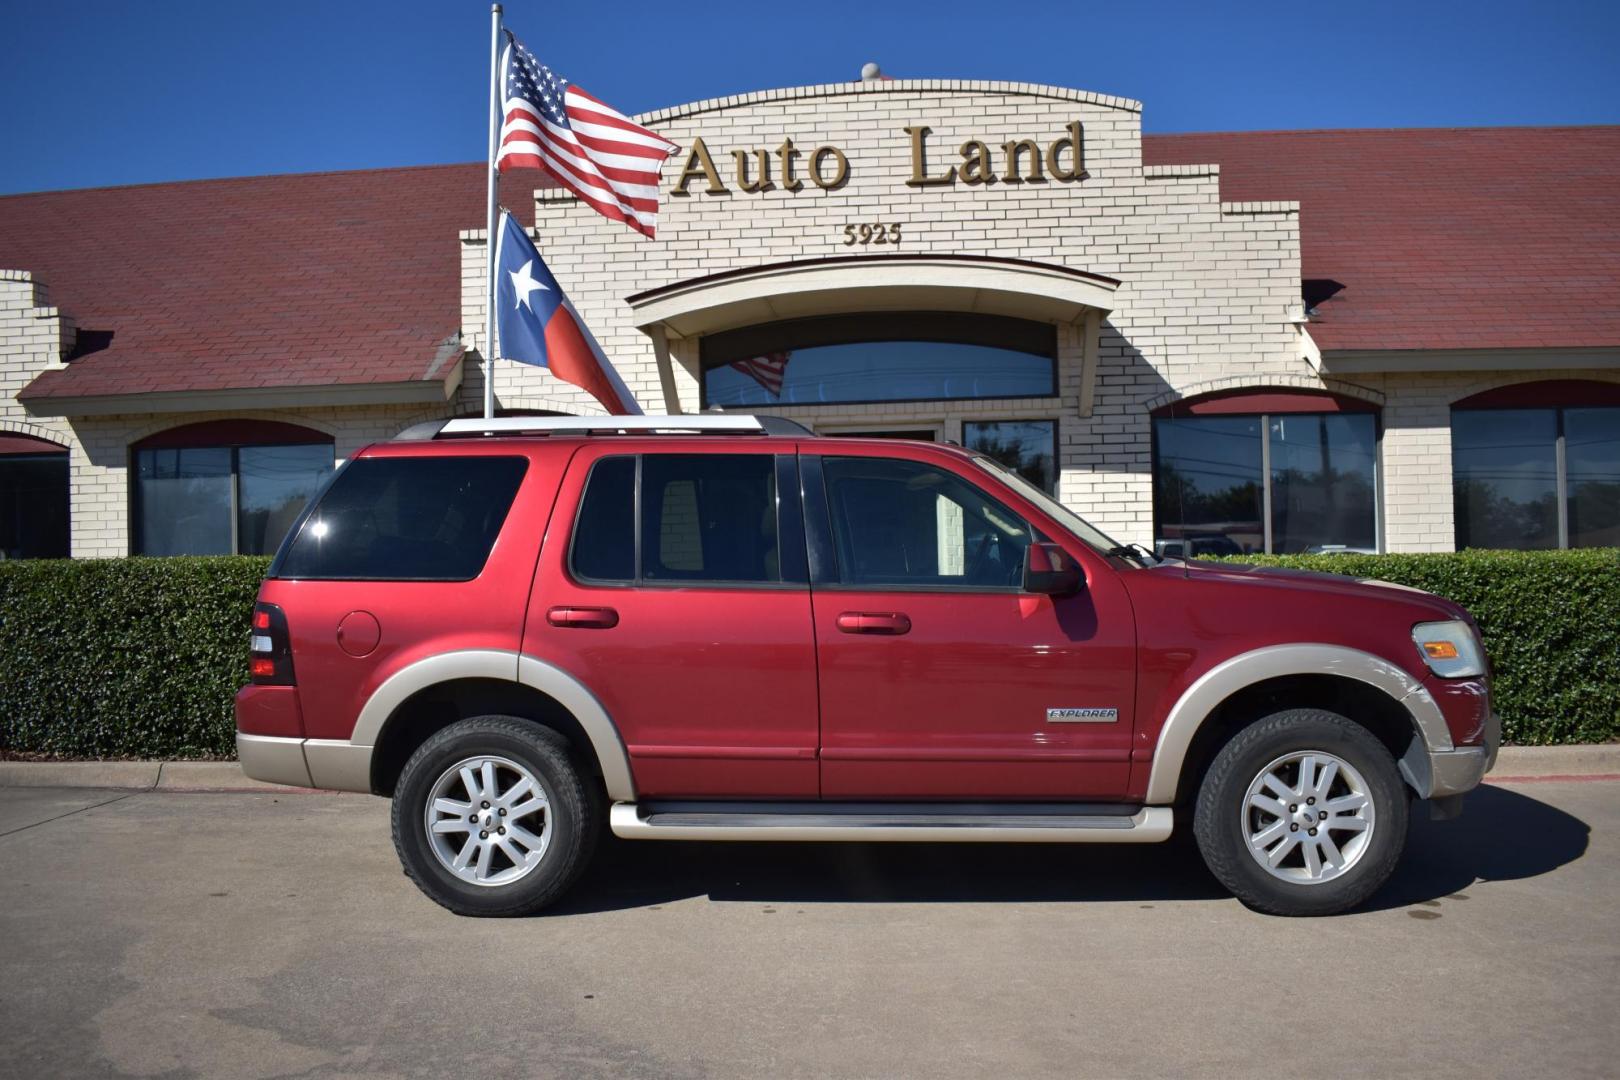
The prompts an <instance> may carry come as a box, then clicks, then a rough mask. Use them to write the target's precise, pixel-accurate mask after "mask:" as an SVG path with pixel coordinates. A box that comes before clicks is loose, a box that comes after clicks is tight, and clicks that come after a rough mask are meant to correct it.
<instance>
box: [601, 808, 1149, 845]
mask: <svg viewBox="0 0 1620 1080" xmlns="http://www.w3.org/2000/svg"><path fill="white" fill-rule="evenodd" d="M1173 820H1174V813H1173V811H1172V810H1171V809H1170V808H1169V807H1168V806H1144V807H1133V806H1074V805H1067V806H1065V805H1040V806H1035V805H1027V804H1026V805H1018V804H1009V805H1001V806H995V805H986V804H972V805H943V804H916V805H908V804H904V803H899V804H886V805H884V804H871V803H865V804H849V803H774V804H773V803H757V802H756V803H723V802H705V803H693V802H682V803H649V804H646V805H638V804H636V803H628V802H620V803H614V804H613V808H612V810H611V811H610V812H609V823H610V824H611V825H612V827H613V835H615V836H619V837H623V838H624V839H626V840H854V841H864V842H871V841H887V840H895V841H908V842H928V841H945V842H950V843H968V842H973V841H983V842H987V843H1037V844H1154V843H1158V842H1159V841H1162V840H1168V839H1169V838H1170V829H1171V825H1172V823H1173Z"/></svg>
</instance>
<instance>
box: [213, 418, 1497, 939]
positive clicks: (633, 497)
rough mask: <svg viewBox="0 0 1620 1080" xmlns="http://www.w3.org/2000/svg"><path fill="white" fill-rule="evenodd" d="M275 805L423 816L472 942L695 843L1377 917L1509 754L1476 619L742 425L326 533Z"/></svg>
mask: <svg viewBox="0 0 1620 1080" xmlns="http://www.w3.org/2000/svg"><path fill="white" fill-rule="evenodd" d="M253 619H254V623H253V625H254V629H253V639H252V678H253V682H252V685H249V686H246V687H244V688H243V689H242V691H241V693H240V694H239V695H238V697H237V703H236V716H237V728H238V735H237V747H238V750H239V752H240V754H241V760H242V767H243V769H244V770H245V771H246V772H247V774H248V775H249V776H252V777H255V778H257V779H260V780H269V781H274V782H278V783H283V784H294V785H301V786H312V787H319V788H335V789H340V790H347V791H364V792H374V793H376V794H379V795H384V796H389V797H391V798H392V799H393V834H394V844H395V847H396V848H397V849H398V851H399V856H400V859H401V861H402V862H403V863H404V866H405V870H406V873H408V874H409V875H410V876H411V878H412V879H413V880H414V881H415V882H416V883H417V884H418V885H419V886H421V888H422V890H423V891H424V892H426V893H427V894H428V895H429V896H430V897H432V898H433V899H434V900H436V901H437V902H439V903H440V904H443V905H444V906H446V907H448V908H450V909H452V910H454V911H457V912H461V913H463V914H468V915H516V914H522V913H526V912H531V911H535V910H537V909H539V908H541V907H544V906H545V905H546V904H548V903H550V902H551V901H553V900H554V899H556V898H557V897H558V895H559V894H561V893H562V892H563V890H565V889H566V888H567V887H568V886H569V884H570V883H571V882H573V881H574V879H575V878H576V877H577V876H578V875H579V873H580V871H581V870H582V869H583V868H584V866H585V864H586V862H587V860H588V859H589V857H590V854H591V850H592V848H593V846H594V844H595V842H596V839H597V837H598V835H599V834H600V832H601V830H602V827H603V825H604V821H605V823H606V825H607V826H608V827H610V828H611V829H612V831H613V832H614V834H615V835H617V836H620V837H625V838H629V839H648V840H658V839H670V840H907V841H918V840H921V841H936V840H937V841H972V840H987V841H1034V842H1058V843H1065V842H1080V843H1152V842H1157V841H1162V840H1164V839H1166V838H1167V837H1168V836H1169V835H1170V833H1171V830H1172V828H1173V827H1174V826H1175V824H1176V822H1178V821H1181V822H1183V823H1186V824H1190V826H1191V829H1192V831H1193V834H1194V835H1195V836H1196V838H1197V841H1198V846H1199V848H1200V849H1201V850H1202V852H1203V855H1204V858H1205V860H1206V861H1207V862H1208V864H1209V867H1210V869H1211V870H1212V871H1213V872H1214V874H1215V876H1216V877H1217V878H1219V879H1220V880H1221V882H1222V883H1223V884H1224V885H1225V886H1226V887H1227V888H1229V889H1231V891H1232V892H1233V893H1235V894H1236V895H1237V896H1238V897H1239V898H1240V899H1241V900H1242V901H1243V902H1244V903H1246V904H1248V905H1250V906H1251V907H1254V908H1257V909H1260V910H1262V911H1267V912H1275V913H1278V914H1289V915H1311V914H1327V913H1332V912H1338V911H1342V910H1344V909H1346V908H1349V907H1352V906H1354V905H1355V904H1358V903H1360V902H1361V901H1362V900H1364V899H1365V898H1366V897H1367V896H1368V895H1369V894H1371V893H1372V892H1373V891H1374V890H1375V889H1377V888H1378V887H1379V885H1380V884H1382V883H1383V882H1384V880H1385V879H1386V878H1387V877H1388V876H1389V874H1390V872H1391V870H1392V868H1393V867H1394V865H1395V863H1396V860H1397V859H1398V858H1399V857H1400V854H1401V850H1402V847H1403V846H1404V843H1405V838H1406V829H1407V814H1408V807H1409V803H1410V802H1411V800H1412V799H1414V798H1418V799H1428V800H1430V806H1431V812H1433V813H1435V814H1436V815H1437V816H1442V817H1446V816H1451V815H1453V814H1455V813H1456V812H1457V810H1458V809H1459V803H1460V801H1461V795H1462V793H1463V792H1466V791H1468V790H1469V789H1471V788H1473V787H1474V786H1475V785H1477V784H1478V783H1479V781H1480V778H1481V776H1483V774H1484V773H1485V772H1486V770H1487V769H1489V768H1490V767H1491V765H1492V763H1493V762H1494V759H1495V753H1496V745H1497V742H1498V739H1499V726H1498V723H1497V721H1496V718H1495V716H1494V714H1493V712H1492V710H1491V707H1490V697H1489V689H1488V684H1487V677H1486V666H1485V659H1484V653H1483V650H1482V648H1481V646H1480V639H1479V633H1478V629H1477V627H1476V626H1475V625H1474V623H1473V620H1472V619H1470V618H1469V616H1468V613H1467V612H1465V611H1463V610H1462V609H1461V608H1460V607H1458V606H1457V605H1455V604H1453V603H1450V602H1449V601H1446V600H1443V599H1440V598H1439V597H1436V596H1431V595H1429V594H1427V593H1422V592H1417V591H1415V590H1412V589H1406V588H1400V587H1396V586H1390V585H1384V584H1379V583H1375V582H1366V581H1352V580H1349V579H1347V578H1343V577H1335V576H1328V575H1321V574H1307V573H1299V572H1289V571H1279V570H1259V569H1253V568H1249V567H1243V566H1226V565H1216V564H1207V563H1199V562H1196V561H1194V562H1184V561H1180V560H1174V559H1163V558H1158V557H1155V556H1154V555H1153V554H1152V553H1151V552H1148V551H1145V550H1143V549H1140V548H1134V547H1122V546H1120V545H1118V544H1116V543H1114V542H1113V541H1112V540H1110V539H1109V538H1108V537H1106V536H1104V535H1103V534H1102V533H1100V532H1098V531H1097V530H1096V529H1095V528H1093V527H1091V526H1090V525H1088V524H1087V523H1086V522H1085V521H1083V520H1081V519H1080V518H1079V517H1077V516H1076V515H1075V514H1074V513H1073V512H1072V511H1070V510H1069V509H1067V508H1066V507H1064V506H1063V505H1061V504H1060V503H1058V502H1056V501H1055V500H1054V499H1052V498H1051V497H1050V496H1049V495H1047V494H1046V493H1045V492H1043V491H1042V490H1040V489H1039V488H1037V487H1035V486H1034V485H1032V484H1030V483H1029V482H1028V481H1027V480H1025V479H1024V478H1023V477H1021V476H1019V475H1018V474H1017V473H1015V472H1011V471H1009V470H1007V469H1006V468H1004V467H1003V466H1001V465H999V464H997V463H996V462H994V461H992V460H990V459H989V458H986V457H984V456H982V455H979V454H975V453H972V452H969V451H967V450H963V449H961V448H959V447H954V446H941V445H933V444H925V443H907V442H895V441H893V440H887V439H882V440H880V439H871V440H858V439H828V438H816V437H814V436H812V435H811V434H810V433H809V432H808V431H806V430H804V429H803V428H801V427H799V426H798V425H795V424H792V423H789V422H788V421H785V420H780V419H776V418H771V417H757V418H756V417H753V416H740V415H724V416H709V415H704V416H673V417H610V418H606V419H589V418H566V417H557V418H545V419H529V418H513V419H502V420H453V421H449V422H445V421H435V422H432V423H429V424H425V425H420V426H418V427H416V428H412V429H410V430H409V431H407V432H405V433H404V434H403V435H401V436H400V437H399V438H398V439H397V440H395V441H394V442H390V443H386V444H380V445H376V446H372V447H369V448H367V449H366V450H363V451H361V452H360V453H359V454H357V455H356V456H355V457H354V458H353V459H352V460H351V461H350V462H349V463H348V464H347V465H345V466H344V467H343V468H342V469H341V470H339V471H338V473H337V474H336V475H335V476H334V477H333V479H332V480H331V482H330V484H329V485H328V486H327V487H326V489H325V490H323V491H322V492H321V493H320V494H319V495H317V496H316V498H314V499H313V500H311V503H310V506H309V508H308V509H307V510H306V511H305V512H304V515H303V517H302V518H301V519H300V520H299V521H298V522H297V523H296V524H295V525H294V527H293V528H292V530H291V532H290V534H289V536H288V538H287V540H286V542H285V543H284V544H283V545H282V548H281V551H280V552H279V553H278V554H277V556H276V558H275V561H274V563H273V564H272V566H271V568H270V572H269V576H268V577H267V578H266V580H265V582H264V586H263V588H262V589H261V590H260V593H259V603H258V605H257V607H256V608H255V610H254V616H253Z"/></svg>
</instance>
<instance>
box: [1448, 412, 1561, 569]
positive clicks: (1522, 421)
mask: <svg viewBox="0 0 1620 1080" xmlns="http://www.w3.org/2000/svg"><path fill="white" fill-rule="evenodd" d="M1557 443H1558V413H1557V412H1556V411H1555V410H1553V409H1492V410H1490V411H1488V412H1457V413H1453V414H1452V418H1451V454H1452V459H1451V483H1452V491H1453V495H1454V499H1455V503H1454V505H1455V511H1456V515H1457V546H1458V547H1459V548H1471V547H1477V548H1556V547H1557V546H1558V446H1557Z"/></svg>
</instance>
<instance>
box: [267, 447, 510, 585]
mask: <svg viewBox="0 0 1620 1080" xmlns="http://www.w3.org/2000/svg"><path fill="white" fill-rule="evenodd" d="M528 464H529V463H528V460H527V459H526V458H521V457H400V458H361V459H360V460H358V461H353V462H350V463H349V465H348V467H347V468H345V469H344V470H343V472H342V473H341V474H339V475H338V477H337V479H336V480H334V481H333V482H332V486H331V487H330V488H328V489H327V491H326V493H325V494H324V495H322V496H321V499H320V501H319V502H318V503H317V504H316V505H315V507H314V508H313V509H312V510H311V511H310V513H309V515H308V517H307V518H305V520H304V524H303V527H302V528H301V529H299V531H298V535H297V536H296V537H295V538H294V539H293V541H292V543H291V544H289V545H288V547H287V549H286V551H285V552H284V553H283V555H282V557H281V558H280V559H278V560H277V565H276V566H274V567H272V568H271V576H272V577H281V578H300V579H304V580H313V581H322V580H326V581H470V580H471V579H473V578H475V577H477V576H478V575H479V574H480V573H482V572H483V569H484V563H485V562H486V561H488V559H489V553H490V550H491V549H492V548H493V547H494V546H495V538H496V537H497V536H499V535H500V532H501V525H502V524H503V523H504V522H505V521H506V515H507V512H508V511H509V510H511V508H512V500H513V498H514V497H515V496H516V495H517V489H518V485H519V484H520V483H522V481H523V473H524V471H525V470H526V469H527V468H528Z"/></svg>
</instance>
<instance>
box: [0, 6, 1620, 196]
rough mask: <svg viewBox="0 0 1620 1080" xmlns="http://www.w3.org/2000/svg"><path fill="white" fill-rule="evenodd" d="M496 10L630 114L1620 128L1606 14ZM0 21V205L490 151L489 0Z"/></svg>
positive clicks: (25, 9)
mask: <svg viewBox="0 0 1620 1080" xmlns="http://www.w3.org/2000/svg"><path fill="white" fill-rule="evenodd" d="M506 8H507V21H508V25H509V26H510V27H511V28H512V29H513V30H514V31H515V32H516V33H517V34H518V35H519V36H520V37H521V38H523V39H524V41H525V43H526V44H528V45H529V47H530V48H531V49H532V50H533V51H534V52H535V54H536V55H537V56H539V57H540V58H541V60H542V61H544V62H545V63H547V64H549V65H550V66H552V67H553V68H554V69H556V70H557V72H558V73H559V74H562V75H564V76H566V77H567V78H570V79H572V80H573V81H575V82H577V83H579V84H580V85H582V86H584V87H585V88H586V89H588V90H590V91H591V92H592V93H594V94H595V95H597V96H598V97H600V98H603V99H604V100H606V101H609V102H611V103H612V104H614V105H616V106H617V107H619V108H620V109H623V110H624V111H626V112H631V113H633V112H638V111H641V110H645V109H652V108H658V107H662V106H666V105H673V104H677V103H679V102H683V101H691V100H696V99H699V98H706V97H713V96H716V95H721V94H732V93H740V92H743V91H747V90H756V89H761V88H764V87H771V86H789V85H799V84H806V83H821V82H834V81H839V80H843V79H851V78H854V77H855V76H856V74H857V73H858V72H859V70H860V66H861V64H862V63H863V62H865V61H867V60H876V61H877V62H879V63H880V64H881V65H882V66H883V69H884V70H885V71H886V72H887V73H889V74H891V75H895V76H899V77H905V76H914V77H954V78H997V79H1016V80H1021V81H1026V82H1043V83H1055V84H1059V85H1064V86H1074V87H1079V88H1081V89H1086V90H1096V91H1100V92H1103V93H1110V94H1120V95H1123V96H1126V97H1132V98H1137V99H1139V100H1141V101H1143V102H1144V103H1145V105H1146V111H1145V114H1144V118H1143V123H1144V126H1145V128H1146V129H1147V130H1149V131H1222V130H1264V129H1278V128H1322V127H1419V126H1424V127H1426V126H1452V125H1482V124H1486V125H1488V124H1594V123H1616V122H1620V62H1617V59H1616V58H1617V57H1620V2H1615V0H1610V2H1602V3H1600V2H1580V3H1577V2H1559V0H1544V2H1540V3H1510V2H1505V0H1472V2H1468V3H1457V2H1452V0H1405V2H1402V3H1386V2H1383V0H1376V2H1353V3H1348V4H1325V3H1310V2H1305V3H1300V2H1298V0H1295V2H1291V3H1274V2H1271V0H1263V2H1262V0H1245V2H1235V3H1223V2H1221V0H1203V2H1181V0H1175V2H1171V0H1162V2H1155V0H1112V2H1110V3H1106V4H1099V3H1091V2H1082V0H1071V2H1067V3H1065V2H1060V0H1016V2H1006V0H973V2H959V0H922V2H914V0H865V2H863V3H846V2H843V0H799V2H791V0H790V2H782V0H766V2H760V0H753V2H746V3H718V4H694V3H688V2H682V0H659V2H657V3H641V2H639V0H619V2H617V3H590V4H583V5H568V4H561V3H557V2H555V0H553V2H550V3H540V2H537V0H511V2H510V3H508V4H507V5H506ZM602 15H614V16H616V17H615V18H614V19H613V21H612V22H609V23H603V22H598V21H596V19H597V18H598V17H599V16H602ZM5 24H6V35H7V37H8V38H9V39H10V44H9V45H8V46H7V47H6V49H5V63H4V64H3V65H0V91H3V93H4V95H5V97H4V100H5V101H6V102H7V106H8V107H7V109H6V112H5V119H4V121H3V122H0V139H3V142H0V147H3V152H0V192H6V193H10V192H19V191H37V190H45V189H53V188H67V187H94V186H101V185H108V184H125V183H143V182H148V181H157V180H178V179H192V178H197V177H208V176H237V175H251V174H258V173H273V172H305V171H312V170H320V169H351V168H373V167H380V166H394V165H420V164H432V163H438V162H451V161H469V160H476V159H479V158H482V157H483V155H484V141H485V115H486V113H485V110H486V107H487V106H486V101H487V98H486V96H485V95H486V94H487V82H486V80H487V77H488V75H487V65H488V47H489V46H488V43H489V38H488V33H489V30H488V27H489V7H488V4H487V3H484V2H480V0H397V2H390V3H380V2H379V3H372V2H356V3H347V4H339V3H315V2H310V0H282V2H261V0H224V2H219V0H215V2H214V3H210V4H201V3H193V2H191V0H166V2H161V3H160V2H150V3H145V2H133V0H122V2H113V0H77V2H74V3H27V4H25V3H21V2H18V0H13V2H12V3H10V4H8V10H7V13H6V16H5ZM19 106H20V107H19Z"/></svg>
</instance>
